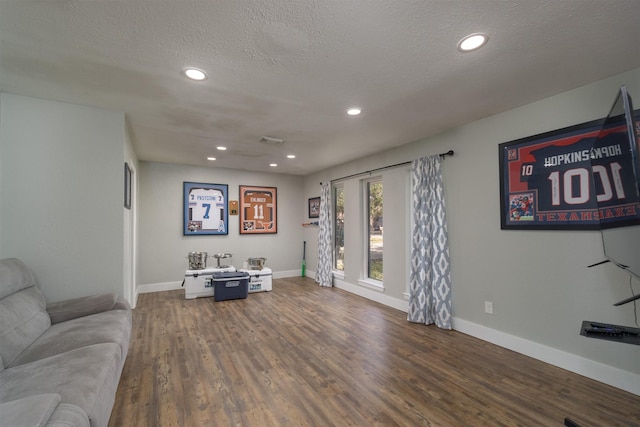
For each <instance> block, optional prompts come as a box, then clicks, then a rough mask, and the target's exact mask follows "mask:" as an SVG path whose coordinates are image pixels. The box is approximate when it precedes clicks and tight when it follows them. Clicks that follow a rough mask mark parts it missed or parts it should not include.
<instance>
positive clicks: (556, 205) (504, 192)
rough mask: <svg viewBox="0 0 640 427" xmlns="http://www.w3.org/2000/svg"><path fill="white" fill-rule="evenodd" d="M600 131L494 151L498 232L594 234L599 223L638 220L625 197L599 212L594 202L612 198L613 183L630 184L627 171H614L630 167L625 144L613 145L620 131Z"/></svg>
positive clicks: (586, 129)
mask: <svg viewBox="0 0 640 427" xmlns="http://www.w3.org/2000/svg"><path fill="white" fill-rule="evenodd" d="M635 114H636V116H637V115H638V111H636V112H635ZM603 125H604V119H600V120H593V121H590V122H585V123H581V124H578V125H574V126H569V127H566V128H562V129H557V130H554V131H550V132H546V133H542V134H539V135H534V136H529V137H526V138H521V139H517V140H514V141H510V142H505V143H502V144H500V145H499V164H500V228H501V229H503V230H599V229H600V228H601V221H600V219H601V217H607V218H609V217H611V218H613V216H615V217H616V218H614V219H612V220H611V223H615V222H616V221H625V222H627V221H635V220H636V219H638V217H639V215H640V209H638V206H637V204H638V203H637V201H633V200H629V198H628V197H627V198H626V199H620V200H619V202H618V201H616V200H613V201H612V202H610V203H609V206H608V208H607V209H602V208H599V207H598V202H597V199H596V198H597V197H604V196H603V195H604V193H607V194H608V193H611V192H613V194H614V196H615V189H613V190H611V186H612V185H613V183H615V182H616V181H617V182H620V181H624V182H626V181H627V180H628V179H635V178H633V177H629V176H627V174H629V173H631V174H633V172H632V171H631V172H630V168H626V167H625V168H624V169H622V171H620V170H614V169H613V166H614V165H620V164H626V163H628V162H629V161H630V160H629V157H630V154H628V153H629V147H628V141H627V142H626V146H625V142H624V141H623V140H622V139H620V140H619V142H618V140H617V139H615V136H616V135H618V134H619V133H620V132H622V129H618V128H611V129H609V128H606V129H603ZM601 132H602V133H601ZM610 141H613V142H610ZM592 163H593V164H594V165H596V164H597V167H598V169H597V170H596V169H595V168H592ZM616 167H617V166H616ZM594 170H596V173H594ZM615 174H618V176H613V175H615ZM605 187H608V188H605ZM613 226H615V225H613Z"/></svg>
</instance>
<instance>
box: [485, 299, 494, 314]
mask: <svg viewBox="0 0 640 427" xmlns="http://www.w3.org/2000/svg"><path fill="white" fill-rule="evenodd" d="M484 312H485V313H487V314H493V302H491V301H485V302H484Z"/></svg>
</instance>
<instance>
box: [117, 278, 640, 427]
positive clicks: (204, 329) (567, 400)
mask: <svg viewBox="0 0 640 427" xmlns="http://www.w3.org/2000/svg"><path fill="white" fill-rule="evenodd" d="M565 417H569V418H571V419H573V420H574V421H576V422H577V423H579V424H580V425H581V426H582V427H594V426H603V427H605V426H606V427H613V426H625V427H629V426H640V397H639V396H636V395H633V394H631V393H627V392H624V391H621V390H618V389H616V388H613V387H610V386H607V385H604V384H602V383H599V382H596V381H593V380H590V379H587V378H584V377H581V376H579V375H576V374H573V373H570V372H568V371H565V370H562V369H560V368H556V367H554V366H551V365H547V364H545V363H543V362H540V361H537V360H534V359H531V358H529V357H526V356H523V355H521V354H518V353H515V352H512V351H509V350H506V349H504V348H501V347H497V346H495V345H492V344H489V343H487V342H484V341H481V340H479V339H476V338H473V337H470V336H468V335H465V334H462V333H459V332H455V331H444V330H440V329H438V328H436V327H435V326H425V325H418V324H413V323H409V322H407V320H406V314H405V313H403V312H401V311H398V310H395V309H392V308H389V307H385V306H383V305H380V304H377V303H375V302H372V301H369V300H367V299H364V298H361V297H358V296H355V295H353V294H350V293H348V292H345V291H342V290H339V289H335V288H320V287H318V286H317V285H316V284H315V283H314V282H313V281H312V280H310V279H302V278H292V279H277V280H274V282H273V291H272V292H263V293H256V294H250V295H249V297H248V298H247V299H243V300H230V301H221V302H214V300H213V298H199V299H195V300H185V299H184V291H168V292H158V293H150V294H141V295H140V297H139V300H138V307H137V308H136V309H135V310H134V312H133V333H132V340H131V347H130V350H129V355H128V358H127V361H126V364H125V367H124V372H123V375H122V378H121V381H120V385H119V388H118V393H117V396H116V402H115V406H114V409H113V413H112V415H111V422H110V424H109V425H110V427H122V426H126V427H134V426H153V427H156V426H158V427H160V426H181V427H183V426H184V427H187V426H194V427H195V426H198V427H199V426H260V427H262V426H562V425H563V422H564V418H565Z"/></svg>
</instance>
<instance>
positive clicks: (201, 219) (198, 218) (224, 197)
mask: <svg viewBox="0 0 640 427" xmlns="http://www.w3.org/2000/svg"><path fill="white" fill-rule="evenodd" d="M183 185H184V205H183V210H184V220H183V234H184V235H185V236H193V235H210V234H229V231H228V227H227V225H228V223H229V209H228V206H229V197H228V188H229V187H228V186H227V185H226V184H206V183H202V182H184V183H183Z"/></svg>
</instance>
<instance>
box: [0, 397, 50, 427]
mask: <svg viewBox="0 0 640 427" xmlns="http://www.w3.org/2000/svg"><path fill="white" fill-rule="evenodd" d="M58 403H60V395H59V394H57V393H47V394H35V395H33V396H27V397H23V398H22V399H16V400H12V401H10V402H5V403H0V414H2V420H0V424H1V425H3V426H12V427H20V426H25V427H27V426H44V425H45V424H46V423H47V421H48V420H49V418H51V415H52V414H53V412H54V411H55V410H56V407H57V406H58Z"/></svg>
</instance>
